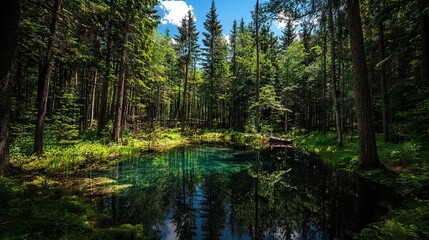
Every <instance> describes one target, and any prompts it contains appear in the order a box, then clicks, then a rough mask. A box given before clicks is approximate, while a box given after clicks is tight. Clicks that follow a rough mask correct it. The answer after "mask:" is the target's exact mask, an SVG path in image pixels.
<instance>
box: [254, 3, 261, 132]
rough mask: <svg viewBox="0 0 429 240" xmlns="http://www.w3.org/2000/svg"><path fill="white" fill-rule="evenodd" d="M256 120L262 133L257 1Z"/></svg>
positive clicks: (257, 8)
mask: <svg viewBox="0 0 429 240" xmlns="http://www.w3.org/2000/svg"><path fill="white" fill-rule="evenodd" d="M255 15H256V17H255V18H256V19H255V20H256V24H255V25H256V26H255V27H256V119H255V125H256V132H260V131H261V126H260V122H259V121H260V118H261V106H259V87H260V79H261V72H260V66H259V0H256V11H255Z"/></svg>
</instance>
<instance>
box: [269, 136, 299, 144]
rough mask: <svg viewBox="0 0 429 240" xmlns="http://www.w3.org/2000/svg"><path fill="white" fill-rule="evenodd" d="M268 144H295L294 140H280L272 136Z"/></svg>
mask: <svg viewBox="0 0 429 240" xmlns="http://www.w3.org/2000/svg"><path fill="white" fill-rule="evenodd" d="M268 142H269V143H276V144H279V145H291V144H292V143H293V140H292V139H286V138H279V137H273V136H271V137H270V138H269V139H268Z"/></svg>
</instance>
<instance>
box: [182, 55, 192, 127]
mask: <svg viewBox="0 0 429 240" xmlns="http://www.w3.org/2000/svg"><path fill="white" fill-rule="evenodd" d="M189 58H190V56H189V55H188V56H187V59H186V66H185V84H184V86H183V103H182V110H181V111H180V129H181V131H182V132H183V131H184V130H185V121H186V96H187V95H188V93H187V90H188V75H189V66H188V65H189Z"/></svg>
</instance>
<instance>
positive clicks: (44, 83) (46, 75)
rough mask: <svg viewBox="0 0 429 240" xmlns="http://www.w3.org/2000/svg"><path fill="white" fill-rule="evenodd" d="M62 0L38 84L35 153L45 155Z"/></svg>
mask: <svg viewBox="0 0 429 240" xmlns="http://www.w3.org/2000/svg"><path fill="white" fill-rule="evenodd" d="M61 4H62V0H56V1H55V3H54V12H53V14H52V21H51V26H50V31H49V32H50V36H49V40H48V47H47V50H46V56H45V60H44V63H43V67H42V69H41V70H42V72H41V75H40V78H39V83H38V92H37V110H38V111H37V120H36V130H35V136H34V150H33V151H34V153H37V154H41V153H43V130H44V126H45V118H46V107H47V102H48V94H49V82H50V80H51V74H52V62H53V60H54V44H55V37H56V33H57V27H58V22H59V16H60V10H61Z"/></svg>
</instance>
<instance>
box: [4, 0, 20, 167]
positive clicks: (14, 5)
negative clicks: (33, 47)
mask: <svg viewBox="0 0 429 240" xmlns="http://www.w3.org/2000/svg"><path fill="white" fill-rule="evenodd" d="M18 23H19V5H18V1H17V0H6V1H2V2H1V3H0V53H1V54H0V175H2V174H4V175H8V174H11V173H12V172H11V167H10V162H9V147H10V121H11V109H10V102H11V86H12V69H13V62H14V59H15V53H16V46H17V33H18Z"/></svg>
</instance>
